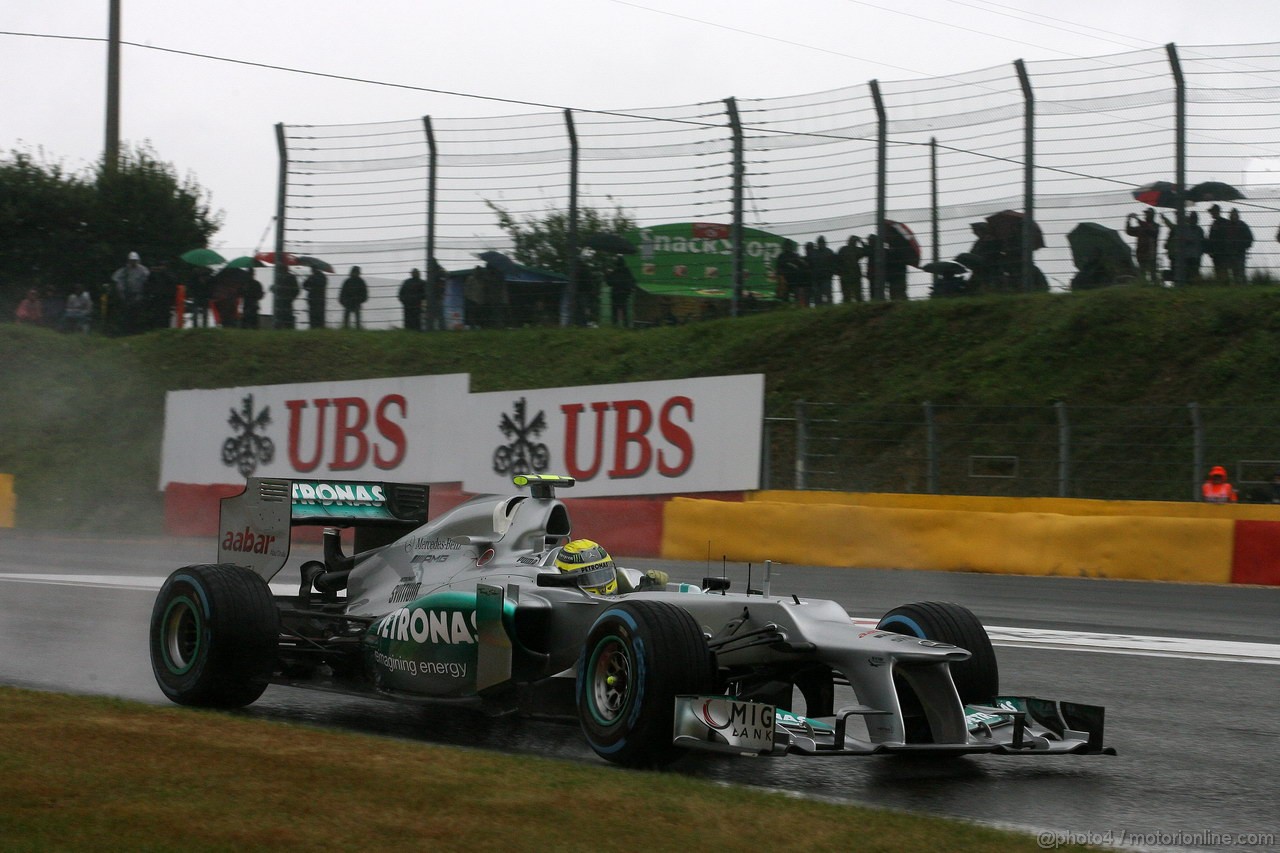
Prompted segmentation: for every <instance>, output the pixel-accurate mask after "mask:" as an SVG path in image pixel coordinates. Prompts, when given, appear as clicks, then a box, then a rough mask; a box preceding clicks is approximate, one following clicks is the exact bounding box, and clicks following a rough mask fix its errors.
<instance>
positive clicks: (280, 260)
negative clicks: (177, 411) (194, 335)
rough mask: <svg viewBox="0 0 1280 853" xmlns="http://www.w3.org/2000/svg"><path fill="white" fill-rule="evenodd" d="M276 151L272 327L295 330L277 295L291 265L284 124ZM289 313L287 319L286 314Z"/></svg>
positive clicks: (278, 126)
mask: <svg viewBox="0 0 1280 853" xmlns="http://www.w3.org/2000/svg"><path fill="white" fill-rule="evenodd" d="M276 150H277V151H278V152H279V154H280V176H279V177H278V178H277V182H276V248H275V252H276V262H275V264H273V268H272V270H271V289H270V291H269V292H270V293H271V294H272V296H271V318H272V320H271V327H272V328H273V329H280V328H293V323H292V322H291V321H292V319H293V306H292V305H277V304H276V297H275V294H276V293H277V290H276V287H277V285H279V284H280V283H281V282H282V281H284V276H285V273H287V272H288V271H289V265H288V264H287V263H285V258H284V231H285V227H286V223H285V211H286V210H287V209H288V206H287V204H286V201H287V198H288V195H289V147H288V143H286V142H285V137H284V123H283V122H279V123H277V124H276ZM286 311H287V312H288V314H287V318H286V314H285V312H286ZM192 322H193V323H194V322H195V315H194V314H193V315H192Z"/></svg>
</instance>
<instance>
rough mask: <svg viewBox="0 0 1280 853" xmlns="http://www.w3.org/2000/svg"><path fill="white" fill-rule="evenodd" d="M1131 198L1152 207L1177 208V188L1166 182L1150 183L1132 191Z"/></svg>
mask: <svg viewBox="0 0 1280 853" xmlns="http://www.w3.org/2000/svg"><path fill="white" fill-rule="evenodd" d="M1133 197H1134V198H1135V199H1137V200H1138V201H1140V202H1142V203H1143V204H1149V205H1151V206H1152V207H1172V208H1176V207H1177V206H1178V188H1177V187H1175V186H1174V185H1173V184H1171V183H1169V182H1168V181H1152V182H1151V183H1149V184H1143V185H1142V186H1140V187H1138V188H1137V189H1136V190H1134V191H1133Z"/></svg>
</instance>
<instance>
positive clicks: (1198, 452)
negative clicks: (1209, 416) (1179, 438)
mask: <svg viewBox="0 0 1280 853" xmlns="http://www.w3.org/2000/svg"><path fill="white" fill-rule="evenodd" d="M1187 410H1188V411H1189V412H1190V413H1191V500H1193V501H1198V500H1200V478H1201V477H1203V476H1204V474H1203V471H1204V421H1203V420H1201V418H1200V404H1199V403H1187Z"/></svg>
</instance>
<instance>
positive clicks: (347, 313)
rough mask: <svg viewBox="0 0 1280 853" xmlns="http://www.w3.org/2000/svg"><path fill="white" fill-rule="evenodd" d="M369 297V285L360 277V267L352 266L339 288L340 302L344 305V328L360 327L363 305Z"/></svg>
mask: <svg viewBox="0 0 1280 853" xmlns="http://www.w3.org/2000/svg"><path fill="white" fill-rule="evenodd" d="M368 298H369V285H367V284H365V283H364V279H363V278H361V277H360V267H352V268H351V274H350V275H349V276H347V280H346V281H344V282H342V287H341V288H340V289H339V290H338V302H339V304H341V305H342V328H344V329H347V328H350V327H351V326H352V325H353V324H354V326H355V328H357V329H359V328H360V310H361V306H363V305H364V303H365V302H366V301H367V300H368Z"/></svg>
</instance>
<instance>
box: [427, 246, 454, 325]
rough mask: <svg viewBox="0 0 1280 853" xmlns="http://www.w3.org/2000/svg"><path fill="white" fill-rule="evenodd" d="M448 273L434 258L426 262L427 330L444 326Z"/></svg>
mask: <svg viewBox="0 0 1280 853" xmlns="http://www.w3.org/2000/svg"><path fill="white" fill-rule="evenodd" d="M448 280H449V274H448V273H447V272H445V269H444V267H442V266H440V262H439V261H437V260H436V259H435V258H432V259H431V261H430V262H429V263H428V264H427V331H429V332H437V331H440V330H442V329H443V328H444V286H445V282H446V281H448Z"/></svg>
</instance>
